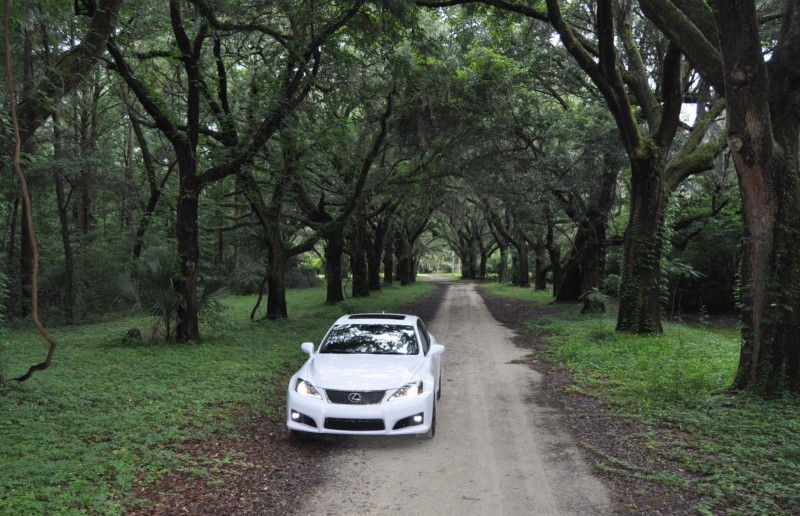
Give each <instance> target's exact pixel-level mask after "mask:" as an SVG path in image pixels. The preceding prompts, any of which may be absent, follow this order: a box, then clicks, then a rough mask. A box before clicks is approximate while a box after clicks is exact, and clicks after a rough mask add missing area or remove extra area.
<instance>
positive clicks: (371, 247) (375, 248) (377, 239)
mask: <svg viewBox="0 0 800 516" xmlns="http://www.w3.org/2000/svg"><path fill="white" fill-rule="evenodd" d="M387 229H388V228H387V225H386V224H382V223H379V224H378V225H377V226H376V227H375V235H374V236H373V238H372V239H368V242H367V274H368V276H369V278H368V281H369V289H370V290H374V291H379V290H381V258H382V257H383V248H384V245H385V242H386V231H387Z"/></svg>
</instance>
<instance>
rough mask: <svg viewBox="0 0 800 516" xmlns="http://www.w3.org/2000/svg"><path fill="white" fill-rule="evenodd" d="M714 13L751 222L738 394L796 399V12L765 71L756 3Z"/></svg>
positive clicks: (716, 5)
mask: <svg viewBox="0 0 800 516" xmlns="http://www.w3.org/2000/svg"><path fill="white" fill-rule="evenodd" d="M713 12H714V17H715V20H716V26H717V32H718V34H719V41H720V48H721V53H722V62H723V70H724V80H725V98H726V101H727V105H728V118H727V120H728V142H729V146H730V149H731V151H732V153H733V159H734V162H735V164H736V171H737V174H738V176H739V187H740V191H741V196H742V204H743V218H744V222H745V238H744V248H743V261H742V305H743V309H742V349H741V354H740V360H739V367H738V370H737V374H736V379H735V381H734V387H736V388H739V389H748V390H756V391H761V392H764V393H766V394H774V393H777V392H779V391H782V390H788V391H791V392H800V341H798V339H797V332H798V328H800V291H798V289H797V288H796V285H797V284H798V281H800V279H799V278H800V259H799V258H798V254H797V249H798V247H800V236H798V232H797V228H798V227H800V203H798V199H800V162H799V158H798V157H799V156H800V146H799V145H798V140H799V139H800V121H799V120H800V119H799V118H798V115H800V103H798V101H797V99H798V94H800V73H798V70H797V66H796V59H797V55H798V53H799V52H800V3H798V2H797V1H796V0H790V1H788V2H787V3H786V10H785V12H784V16H783V26H782V30H781V33H780V36H779V41H778V45H777V46H776V47H775V49H774V51H773V54H772V57H771V59H770V60H769V62H768V63H765V62H764V59H763V57H762V49H761V37H760V35H759V30H758V18H757V14H756V11H755V6H754V5H753V3H752V2H741V1H739V2H736V1H731V2H713ZM790 99H791V100H790Z"/></svg>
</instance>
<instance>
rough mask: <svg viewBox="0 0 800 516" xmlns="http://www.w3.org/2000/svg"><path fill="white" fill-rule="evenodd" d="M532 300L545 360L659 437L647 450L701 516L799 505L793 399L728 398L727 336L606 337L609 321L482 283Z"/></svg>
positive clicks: (541, 296)
mask: <svg viewBox="0 0 800 516" xmlns="http://www.w3.org/2000/svg"><path fill="white" fill-rule="evenodd" d="M486 288H487V289H488V290H491V291H492V292H494V293H495V294H500V295H505V296H509V297H514V298H516V299H522V300H526V301H531V302H535V303H536V304H537V305H538V306H540V307H542V308H545V307H546V310H545V311H544V314H541V312H542V311H540V316H538V317H537V318H536V319H535V320H531V321H529V322H528V323H527V326H528V328H529V329H530V330H531V331H533V332H534V333H537V334H539V335H541V336H542V337H543V338H544V339H545V342H546V343H547V344H549V345H550V346H549V348H548V355H549V359H551V360H554V361H557V362H560V363H563V364H564V365H566V366H567V367H568V368H569V369H570V370H571V371H572V372H573V373H574V374H575V385H574V386H573V387H572V388H573V389H575V390H576V391H578V392H582V393H585V394H588V395H591V396H596V397H599V398H600V399H602V400H603V401H604V402H605V403H606V404H607V405H608V406H609V407H610V409H611V412H612V414H614V416H615V417H620V418H633V419H636V420H637V421H640V422H642V423H644V424H645V425H648V426H649V427H651V428H653V429H666V430H668V431H667V432H658V433H657V434H655V433H654V435H658V438H659V439H661V440H660V441H659V440H657V439H653V440H652V441H651V442H650V443H649V446H650V447H652V449H653V450H652V451H654V452H655V453H656V454H657V456H658V457H660V458H661V460H663V461H669V462H672V463H673V464H674V465H675V466H676V468H675V469H676V470H677V471H685V472H687V474H686V475H684V476H682V477H678V478H676V477H673V476H670V477H668V478H659V477H657V476H656V477H654V478H653V479H652V480H653V481H662V482H672V483H675V484H677V485H678V486H679V487H680V488H682V489H686V490H694V491H695V492H696V493H698V494H699V495H700V496H701V497H702V498H703V500H704V501H703V502H702V503H701V504H700V505H699V506H698V507H697V508H696V509H697V510H698V511H699V512H701V513H710V514H712V513H713V514H720V513H726V514H795V513H796V510H797V508H798V507H800V399H798V398H796V397H785V398H781V399H769V400H765V399H762V398H759V397H755V396H750V395H746V394H734V393H730V392H728V390H727V388H728V387H729V386H730V385H731V382H732V380H733V376H734V374H735V371H736V365H737V361H738V358H739V336H738V332H736V331H730V330H728V331H724V330H723V331H720V330H719V329H716V328H711V327H707V326H703V325H700V326H691V327H690V326H687V325H684V324H678V323H676V324H668V325H666V327H665V331H664V334H663V335H661V336H637V335H630V334H621V333H617V332H616V331H615V323H616V317H615V314H614V313H613V312H612V313H607V314H602V315H581V314H580V313H579V312H580V307H579V306H576V305H559V304H552V303H551V300H552V298H551V297H550V296H549V295H548V294H546V293H534V292H532V291H530V290H523V289H519V288H513V287H505V286H499V285H486Z"/></svg>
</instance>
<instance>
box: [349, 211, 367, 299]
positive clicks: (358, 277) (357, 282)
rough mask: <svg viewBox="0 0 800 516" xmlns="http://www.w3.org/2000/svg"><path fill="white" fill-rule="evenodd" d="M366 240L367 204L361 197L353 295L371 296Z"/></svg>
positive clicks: (355, 242)
mask: <svg viewBox="0 0 800 516" xmlns="http://www.w3.org/2000/svg"><path fill="white" fill-rule="evenodd" d="M366 240H367V206H366V203H365V201H364V199H360V200H359V201H358V204H357V206H356V220H355V234H354V235H353V252H352V259H353V261H352V270H353V297H368V296H369V279H368V277H367V251H366Z"/></svg>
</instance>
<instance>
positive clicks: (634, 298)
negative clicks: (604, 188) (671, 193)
mask: <svg viewBox="0 0 800 516" xmlns="http://www.w3.org/2000/svg"><path fill="white" fill-rule="evenodd" d="M659 158H660V156H659V152H658V151H657V150H652V151H651V154H650V156H649V159H642V160H632V163H633V170H632V174H631V197H630V199H631V207H630V219H629V222H628V227H627V229H626V230H625V237H624V254H623V268H622V286H621V288H620V299H619V314H618V316H617V331H629V332H634V333H661V332H662V326H661V305H660V296H661V247H662V243H663V234H662V233H663V222H664V205H665V190H664V181H663V177H662V173H663V168H664V167H663V161H662V160H661V159H659Z"/></svg>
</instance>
